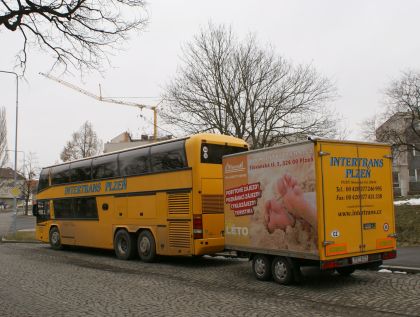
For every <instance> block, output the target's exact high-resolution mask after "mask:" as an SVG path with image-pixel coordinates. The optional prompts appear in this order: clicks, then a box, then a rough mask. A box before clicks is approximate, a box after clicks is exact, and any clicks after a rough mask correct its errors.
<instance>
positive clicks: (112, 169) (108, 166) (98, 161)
mask: <svg viewBox="0 0 420 317" xmlns="http://www.w3.org/2000/svg"><path fill="white" fill-rule="evenodd" d="M119 174H120V173H119V172H118V154H111V155H106V156H101V157H97V158H94V159H93V162H92V178H93V179H102V178H111V177H119V176H120V175H119Z"/></svg>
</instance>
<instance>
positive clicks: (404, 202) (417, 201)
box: [394, 198, 420, 205]
mask: <svg viewBox="0 0 420 317" xmlns="http://www.w3.org/2000/svg"><path fill="white" fill-rule="evenodd" d="M394 205H420V198H410V199H406V200H398V201H394Z"/></svg>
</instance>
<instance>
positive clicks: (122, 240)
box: [114, 229, 136, 260]
mask: <svg viewBox="0 0 420 317" xmlns="http://www.w3.org/2000/svg"><path fill="white" fill-rule="evenodd" d="M114 251H115V255H116V256H117V258H119V259H120V260H130V259H132V258H133V257H134V256H135V254H136V241H135V239H134V237H133V236H132V235H131V234H130V233H128V232H127V231H126V230H124V229H120V230H118V231H117V233H116V234H115V237H114Z"/></svg>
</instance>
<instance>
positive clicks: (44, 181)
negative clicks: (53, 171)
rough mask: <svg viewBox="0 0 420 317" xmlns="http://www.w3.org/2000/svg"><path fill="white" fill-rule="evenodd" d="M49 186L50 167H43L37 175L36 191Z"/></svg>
mask: <svg viewBox="0 0 420 317" xmlns="http://www.w3.org/2000/svg"><path fill="white" fill-rule="evenodd" d="M48 186H50V168H43V169H42V171H41V174H40V175H39V182H38V192H39V191H41V190H43V189H45V188H47V187H48Z"/></svg>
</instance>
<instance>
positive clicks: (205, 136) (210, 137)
mask: <svg viewBox="0 0 420 317" xmlns="http://www.w3.org/2000/svg"><path fill="white" fill-rule="evenodd" d="M187 139H195V140H206V141H213V142H226V141H227V142H229V143H230V142H231V143H237V142H238V141H239V140H241V139H238V138H236V137H233V136H228V135H223V134H214V133H198V134H192V135H188V136H185V137H181V138H176V139H171V140H165V141H160V142H154V143H149V144H144V145H139V146H135V147H131V148H127V149H122V150H118V151H112V152H108V153H104V154H99V155H94V156H89V157H84V158H81V159H77V160H72V161H67V162H63V163H59V164H53V165H48V166H45V167H43V169H46V168H51V167H55V166H60V165H66V164H70V163H74V162H79V161H85V160H86V161H87V160H91V159H94V158H97V157H103V156H107V155H113V154H117V153H122V152H129V151H134V150H137V149H140V148H148V147H152V146H155V145H159V144H165V143H171V142H176V141H181V140H187ZM241 141H243V140H241ZM243 142H244V144H246V142H245V141H243Z"/></svg>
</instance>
